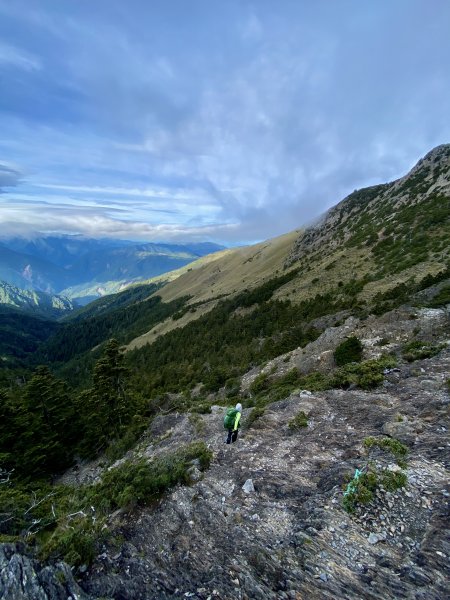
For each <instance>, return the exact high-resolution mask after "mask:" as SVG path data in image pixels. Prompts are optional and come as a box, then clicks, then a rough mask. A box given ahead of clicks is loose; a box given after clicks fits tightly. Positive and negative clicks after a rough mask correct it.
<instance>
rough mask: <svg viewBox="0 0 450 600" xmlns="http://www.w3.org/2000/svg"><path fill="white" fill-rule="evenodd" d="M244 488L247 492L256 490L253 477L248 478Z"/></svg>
mask: <svg viewBox="0 0 450 600" xmlns="http://www.w3.org/2000/svg"><path fill="white" fill-rule="evenodd" d="M242 489H243V490H244V492H245V493H246V494H251V493H252V492H254V491H255V486H254V485H253V479H247V481H246V482H245V483H244V485H243V486H242Z"/></svg>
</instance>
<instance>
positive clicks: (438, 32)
mask: <svg viewBox="0 0 450 600" xmlns="http://www.w3.org/2000/svg"><path fill="white" fill-rule="evenodd" d="M437 1H438V2H439V6H440V9H439V11H437V10H432V9H431V8H430V7H428V5H426V4H423V3H419V2H412V3H411V2H410V1H409V0H408V1H406V0H398V2H396V3H374V4H373V6H372V5H371V6H370V7H369V8H368V7H367V6H366V5H365V4H364V5H363V4H361V3H360V2H357V1H355V0H343V1H342V2H341V3H339V6H337V5H336V6H334V4H333V3H327V2H323V1H322V2H317V3H298V2H292V3H290V2H287V3H282V6H278V5H277V6H275V4H274V3H271V2H258V3H254V2H247V1H245V0H244V1H243V2H232V1H230V2H227V3H210V2H206V1H205V2H203V1H201V0H200V1H199V2H195V3H194V5H195V6H194V5H193V4H192V3H188V4H189V7H188V5H187V4H186V3H184V2H177V1H174V2H171V3H156V4H154V3H153V4H151V5H150V4H149V3H145V2H139V1H135V2H132V6H133V8H134V10H130V9H129V7H128V6H125V5H122V4H121V3H110V2H106V0H98V2H96V3H94V4H92V5H90V6H89V7H87V5H86V6H85V5H84V4H83V3H75V4H73V3H64V2H63V3H61V4H60V5H59V9H58V11H55V10H54V9H53V6H52V5H53V3H52V2H49V1H47V0H43V2H42V3H39V5H35V6H33V7H31V8H30V7H28V5H29V3H28V2H22V1H21V0H17V2H15V3H13V5H10V3H8V5H6V3H3V5H2V3H1V0H0V11H3V12H2V20H1V22H0V34H3V36H4V38H5V40H6V41H5V42H2V45H0V69H1V68H2V66H3V67H5V69H4V71H5V74H6V75H5V85H4V86H2V95H1V97H0V130H1V131H2V138H1V139H0V152H1V155H2V156H4V157H5V158H8V160H11V161H13V162H14V163H15V164H17V165H20V169H17V174H16V175H14V173H13V172H12V173H8V172H7V171H3V170H2V167H1V166H0V187H1V186H2V185H3V187H6V186H10V185H13V183H11V182H15V183H16V184H17V183H19V180H20V171H21V170H23V171H24V172H26V173H27V180H26V182H25V181H23V182H22V183H21V184H20V188H19V190H20V192H21V195H18V194H16V193H13V192H12V191H10V192H8V194H6V193H4V194H3V195H2V200H3V203H2V206H3V208H4V209H5V210H6V208H8V210H10V209H11V207H13V206H14V204H15V203H17V202H18V201H19V200H21V201H22V205H21V211H22V212H21V213H20V214H19V211H16V212H15V213H9V214H10V217H11V218H9V220H8V223H12V222H13V218H12V216H11V215H12V214H14V219H18V220H19V221H21V222H22V223H25V222H26V218H29V220H30V224H31V223H33V226H35V224H36V220H37V217H38V216H39V212H40V216H41V228H58V227H60V228H63V227H71V231H73V227H79V228H80V231H82V229H81V228H85V229H84V230H83V231H85V230H87V229H89V231H90V230H91V229H90V228H91V225H90V223H94V222H95V223H96V224H97V225H98V227H99V235H103V233H102V231H103V229H102V227H104V228H105V231H109V234H110V235H112V232H113V231H116V232H119V231H120V232H124V231H125V230H126V227H127V226H128V227H129V233H128V234H124V235H125V237H130V236H138V235H143V236H145V239H149V237H148V236H151V235H155V236H156V235H158V236H160V235H162V233H167V235H168V236H169V235H170V236H180V235H185V236H187V238H188V237H190V236H194V237H196V236H197V235H199V232H202V233H203V234H204V235H205V236H206V235H208V236H210V238H212V239H217V240H218V241H219V240H220V241H222V242H223V241H229V242H232V243H235V242H238V241H242V242H245V241H250V240H257V239H264V238H267V237H271V236H274V235H277V234H280V233H283V232H285V231H288V230H291V229H293V228H297V227H299V226H300V225H302V224H303V223H306V222H308V221H310V220H311V219H312V218H314V217H316V216H318V215H319V214H320V213H322V212H323V211H324V210H326V209H327V208H328V207H330V206H332V205H334V204H336V203H337V202H338V201H339V200H341V199H342V197H344V196H345V195H346V194H347V193H349V192H351V191H353V189H355V188H360V187H362V186H365V185H372V184H375V183H379V182H383V181H387V180H390V179H393V178H396V177H399V176H401V175H403V174H404V173H405V172H406V171H407V170H408V169H409V168H411V167H412V166H413V164H414V163H415V162H416V161H417V160H418V159H419V158H420V156H422V155H423V154H425V153H426V152H427V151H428V150H429V149H431V147H433V146H434V145H437V144H439V143H443V142H447V141H449V140H450V122H449V120H448V118H447V114H446V104H445V102H444V101H443V98H446V97H448V96H449V94H450V75H449V71H448V64H450V45H449V44H448V43H447V42H446V39H447V37H448V36H447V32H446V23H447V21H448V19H447V18H446V17H450V6H449V5H448V3H445V2H440V0H437ZM325 4H326V10H324V6H325ZM28 8H29V10H28ZM418 31H420V36H419V37H418V35H417V32H418ZM2 39H3V38H2ZM2 57H3V59H2ZM44 65H45V69H44V68H43V66H44ZM30 99H32V101H30ZM2 164H3V163H2ZM4 164H5V165H6V167H8V163H4ZM11 164H12V163H11ZM13 171H14V169H13ZM6 196H7V198H5V197H6ZM27 198H28V200H29V201H28V202H26V199H27ZM32 198H34V199H35V201H36V203H35V204H33V203H32V202H31V199H32ZM39 199H40V200H41V205H39V201H38V200H39ZM6 200H9V201H10V205H8V207H7V206H6V204H5V201H6ZM46 203H47V204H46ZM48 205H52V208H51V210H50V209H49V208H48ZM46 206H47V208H46ZM41 209H42V210H41ZM113 209H115V210H113ZM96 215H97V216H98V218H99V219H100V221H99V222H96V221H95V219H94V217H95V216H96ZM114 223H115V224H116V225H114ZM30 226H31V225H30ZM158 227H159V229H158ZM115 235H119V233H116V234H115ZM120 235H122V234H120ZM223 236H228V238H227V239H225V238H224V237H223ZM158 239H162V238H160V237H158Z"/></svg>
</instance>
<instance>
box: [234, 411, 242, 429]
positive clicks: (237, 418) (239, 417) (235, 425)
mask: <svg viewBox="0 0 450 600" xmlns="http://www.w3.org/2000/svg"><path fill="white" fill-rule="evenodd" d="M240 420H241V413H240V412H239V411H238V412H237V413H236V418H235V419H234V425H233V431H236V429H238V428H239V427H240V426H241V425H240Z"/></svg>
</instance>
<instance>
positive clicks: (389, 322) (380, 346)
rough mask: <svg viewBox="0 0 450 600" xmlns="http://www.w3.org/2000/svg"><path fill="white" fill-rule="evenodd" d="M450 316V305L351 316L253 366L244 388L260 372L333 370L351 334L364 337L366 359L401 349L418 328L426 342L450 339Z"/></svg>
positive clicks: (244, 387) (414, 335)
mask: <svg viewBox="0 0 450 600" xmlns="http://www.w3.org/2000/svg"><path fill="white" fill-rule="evenodd" d="M449 319H450V311H449V309H448V308H437V309H430V308H405V307H403V308H399V309H396V310H393V311H390V312H388V313H386V314H384V315H382V316H381V317H375V316H370V317H369V318H367V319H365V320H364V321H361V320H360V319H357V318H355V317H349V318H347V319H345V320H344V322H343V323H342V324H341V325H336V326H333V327H328V328H327V329H325V331H324V332H323V333H322V334H321V335H320V336H319V337H318V338H317V340H314V341H313V342H311V343H309V344H308V345H307V346H305V347H304V348H297V349H296V350H292V351H291V352H288V353H287V354H283V355H281V356H277V357H276V358H274V359H273V360H270V361H268V362H267V364H266V365H265V366H264V367H263V368H259V367H257V368H255V369H252V371H250V372H249V373H247V374H246V375H245V376H244V377H243V378H242V385H241V389H242V391H247V390H248V388H249V387H250V385H251V383H252V382H253V380H254V379H255V378H256V377H257V376H258V375H259V374H260V373H266V374H267V375H270V374H273V373H274V372H276V375H277V376H280V375H282V374H284V373H287V372H288V371H289V370H290V369H292V368H294V367H295V368H297V369H298V370H299V371H300V372H301V373H304V374H307V373H310V372H312V371H321V372H325V373H326V372H329V371H330V370H331V369H332V368H333V367H335V366H336V365H335V363H334V358H333V352H334V350H335V349H336V347H337V346H338V345H339V344H340V343H341V342H343V341H344V340H345V339H346V338H347V337H350V336H356V337H358V338H359V339H360V340H361V341H362V343H363V346H364V354H363V358H364V360H368V359H372V358H379V357H380V356H381V354H383V353H386V352H391V351H393V350H395V349H398V348H399V347H400V346H401V345H402V344H405V343H406V342H408V341H410V340H412V339H415V337H416V334H417V331H420V339H421V340H422V341H424V342H431V343H435V342H436V341H437V340H445V341H448V342H450V332H448V324H449ZM446 332H447V333H446ZM424 385H425V386H426V385H427V384H424Z"/></svg>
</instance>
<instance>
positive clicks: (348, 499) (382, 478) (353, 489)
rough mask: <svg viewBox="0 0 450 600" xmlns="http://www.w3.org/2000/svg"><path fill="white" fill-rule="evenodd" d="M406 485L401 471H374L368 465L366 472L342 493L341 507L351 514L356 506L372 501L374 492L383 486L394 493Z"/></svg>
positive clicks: (405, 477) (353, 480)
mask: <svg viewBox="0 0 450 600" xmlns="http://www.w3.org/2000/svg"><path fill="white" fill-rule="evenodd" d="M407 483H408V478H407V476H406V474H405V473H403V471H398V472H393V471H388V470H387V469H383V470H376V469H375V468H374V467H373V466H371V465H369V467H368V470H367V471H366V472H364V473H361V474H360V475H359V477H357V478H353V479H352V480H351V481H350V483H349V484H348V486H347V490H346V491H345V493H344V498H343V500H342V505H343V507H344V509H345V510H346V511H347V512H348V513H350V514H353V513H354V512H355V511H356V509H357V507H358V506H360V505H363V506H364V505H366V504H369V502H371V501H372V500H373V498H374V495H375V492H376V491H377V489H378V488H379V487H380V486H383V488H384V489H385V490H386V491H388V492H394V491H395V490H398V489H400V488H403V487H405V486H406V484H407Z"/></svg>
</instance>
